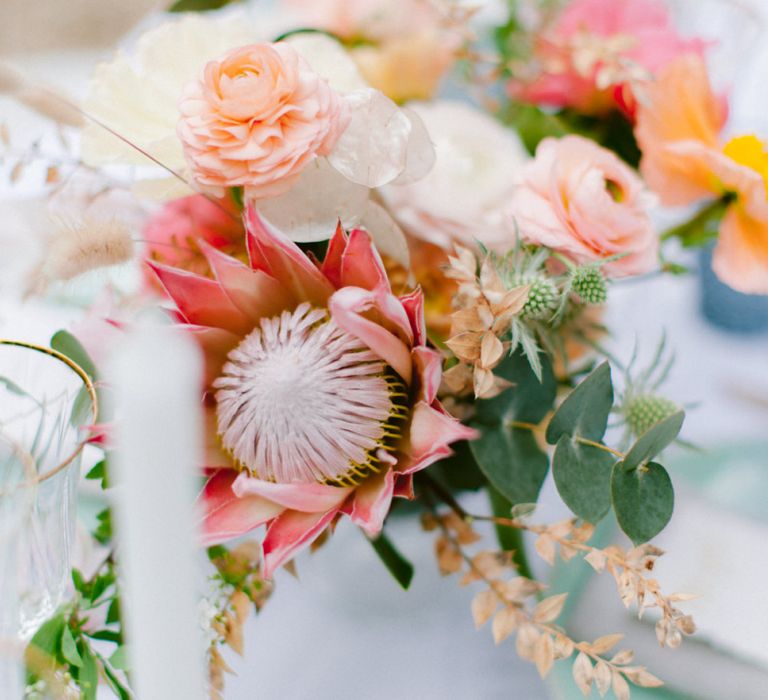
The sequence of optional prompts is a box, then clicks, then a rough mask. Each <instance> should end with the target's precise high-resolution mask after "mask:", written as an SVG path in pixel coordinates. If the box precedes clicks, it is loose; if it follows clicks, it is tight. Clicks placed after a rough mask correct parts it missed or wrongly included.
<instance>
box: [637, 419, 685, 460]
mask: <svg viewBox="0 0 768 700" xmlns="http://www.w3.org/2000/svg"><path fill="white" fill-rule="evenodd" d="M684 420H685V411H677V412H676V413H673V414H672V415H671V416H668V417H667V418H665V419H664V420H661V421H659V422H658V423H656V424H655V425H653V426H652V427H651V428H650V429H649V430H647V431H646V432H644V433H643V434H642V435H641V436H640V437H639V438H638V439H637V442H636V443H635V444H634V445H633V446H632V447H631V448H630V450H629V452H627V455H626V457H625V458H624V468H625V469H636V468H637V467H639V466H640V465H642V464H643V463H644V462H647V461H648V460H650V459H653V458H654V457H655V456H656V455H657V454H659V453H660V452H661V451H662V450H663V449H664V448H665V447H667V446H668V445H669V444H670V443H672V441H673V440H674V439H675V438H676V437H677V436H678V434H679V433H680V429H681V428H682V427H683V421H684Z"/></svg>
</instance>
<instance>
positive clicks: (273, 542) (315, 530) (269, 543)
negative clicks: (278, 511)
mask: <svg viewBox="0 0 768 700" xmlns="http://www.w3.org/2000/svg"><path fill="white" fill-rule="evenodd" d="M337 513H338V509H333V510H329V511H328V512H327V513H299V512H298V511H295V510H286V511H285V512H284V513H283V514H282V515H280V516H279V517H278V518H275V520H273V521H272V523H271V524H270V526H269V528H268V529H267V536H266V537H265V538H264V543H263V545H262V549H263V552H264V565H263V571H262V573H263V575H264V578H272V575H273V574H274V572H275V571H276V570H277V568H278V567H279V566H280V565H281V564H283V563H284V562H286V561H287V560H288V559H290V558H291V557H292V556H293V555H294V554H295V553H296V552H297V551H298V550H299V549H301V548H302V547H304V546H305V545H307V544H309V543H310V542H312V541H313V540H314V539H315V538H316V537H317V536H318V535H319V534H320V533H321V532H322V531H323V530H324V529H325V528H326V527H327V526H328V524H329V523H330V522H331V521H332V520H333V518H334V517H335V516H336V514H337Z"/></svg>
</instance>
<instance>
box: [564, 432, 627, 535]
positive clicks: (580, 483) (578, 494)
mask: <svg viewBox="0 0 768 700" xmlns="http://www.w3.org/2000/svg"><path fill="white" fill-rule="evenodd" d="M615 462H616V459H615V457H614V456H613V455H612V454H611V453H610V452H606V451H605V450H601V449H599V448H597V447H593V446H592V445H582V444H580V443H578V442H576V441H574V440H573V439H572V438H570V437H569V436H568V435H561V436H560V439H559V440H558V441H557V447H556V448H555V454H554V455H553V457H552V476H553V477H554V479H555V485H556V486H557V491H558V493H559V494H560V497H561V498H562V499H563V501H564V502H565V505H567V506H568V507H569V508H570V509H571V510H572V511H573V512H574V513H575V514H576V515H578V516H579V517H580V518H583V519H584V520H586V521H587V522H590V523H597V522H599V521H600V520H602V519H603V517H605V515H606V513H607V512H608V511H609V510H610V508H611V469H612V468H613V465H614V463H615Z"/></svg>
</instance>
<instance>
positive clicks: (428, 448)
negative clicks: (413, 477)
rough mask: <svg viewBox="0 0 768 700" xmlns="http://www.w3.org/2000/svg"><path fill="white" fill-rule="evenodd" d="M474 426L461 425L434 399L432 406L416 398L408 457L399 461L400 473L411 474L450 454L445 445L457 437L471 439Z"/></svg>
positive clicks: (475, 434) (473, 435)
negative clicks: (417, 400)
mask: <svg viewBox="0 0 768 700" xmlns="http://www.w3.org/2000/svg"><path fill="white" fill-rule="evenodd" d="M477 436H478V433H477V431H476V430H473V429H472V428H468V427H467V426H466V425H462V423H460V422H459V421H457V420H456V419H455V418H453V417H452V416H449V415H448V414H447V413H445V411H443V410H442V406H440V404H439V403H438V402H437V401H435V403H434V404H432V405H431V406H430V405H429V404H427V403H424V402H423V401H419V402H418V403H417V404H416V405H415V406H414V409H413V416H412V418H411V427H410V441H409V442H410V445H409V450H408V455H407V458H406V459H405V460H404V461H403V462H401V463H400V465H398V471H399V472H400V473H402V474H411V473H413V472H416V471H419V470H420V469H424V468H425V467H428V466H429V465H430V464H433V463H434V462H437V461H438V460H440V459H443V458H444V457H448V456H449V455H450V454H452V452H453V451H452V450H451V448H450V447H448V445H450V444H451V443H452V442H456V441H458V440H474V439H475V438H476V437H477Z"/></svg>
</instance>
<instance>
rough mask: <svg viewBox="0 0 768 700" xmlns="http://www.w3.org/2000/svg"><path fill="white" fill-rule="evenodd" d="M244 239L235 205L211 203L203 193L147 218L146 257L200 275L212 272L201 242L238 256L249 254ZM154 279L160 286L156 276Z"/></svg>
mask: <svg viewBox="0 0 768 700" xmlns="http://www.w3.org/2000/svg"><path fill="white" fill-rule="evenodd" d="M244 236H245V230H244V229H243V222H242V219H241V217H240V215H239V214H238V213H237V209H236V207H235V205H234V202H231V201H230V200H228V199H222V200H217V201H211V200H210V199H208V198H207V197H205V196H204V195H201V194H194V195H190V196H189V197H182V198H181V199H175V200H173V201H170V202H168V203H166V204H164V205H163V206H162V207H161V208H160V209H158V211H156V212H155V213H154V214H152V216H150V217H149V219H147V221H146V223H145V224H144V228H143V230H142V238H143V239H144V245H145V256H146V258H148V259H149V260H154V261H155V262H159V263H163V264H165V265H171V266H173V267H180V268H183V269H185V270H188V271H190V272H196V273H198V274H205V273H206V272H207V271H208V269H209V268H208V262H207V261H206V259H205V256H204V255H203V252H202V250H201V249H200V246H199V245H198V241H200V240H203V241H205V242H206V243H208V244H209V245H212V246H213V247H214V248H216V249H218V250H221V251H224V252H225V253H227V254H229V255H234V256H236V257H237V256H239V255H240V254H241V253H244V252H245V246H244V244H243V241H244ZM241 249H242V250H241ZM151 277H152V282H153V283H155V284H156V283H157V278H156V276H155V275H154V274H151Z"/></svg>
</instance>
